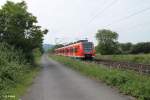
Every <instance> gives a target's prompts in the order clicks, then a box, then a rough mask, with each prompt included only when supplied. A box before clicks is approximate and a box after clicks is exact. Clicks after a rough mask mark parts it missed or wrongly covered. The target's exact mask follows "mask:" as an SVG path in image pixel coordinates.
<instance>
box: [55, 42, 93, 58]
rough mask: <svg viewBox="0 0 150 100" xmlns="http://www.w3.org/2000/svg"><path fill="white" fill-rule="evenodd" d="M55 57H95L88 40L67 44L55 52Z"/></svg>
mask: <svg viewBox="0 0 150 100" xmlns="http://www.w3.org/2000/svg"><path fill="white" fill-rule="evenodd" d="M55 53H56V54H57V55H62V56H69V57H75V58H88V59H92V58H93V57H95V50H94V45H93V43H92V42H88V40H80V41H77V42H75V43H71V44H68V45H66V46H64V47H61V48H57V49H56V50H55Z"/></svg>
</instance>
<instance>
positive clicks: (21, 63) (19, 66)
mask: <svg viewBox="0 0 150 100" xmlns="http://www.w3.org/2000/svg"><path fill="white" fill-rule="evenodd" d="M31 68H32V67H31V65H30V64H28V63H27V62H26V59H25V57H24V54H23V53H22V51H21V50H16V49H15V48H14V47H13V46H10V45H8V44H7V43H0V100H5V99H7V100H11V99H10V98H9V97H7V96H15V95H16V94H17V92H16V91H15V88H16V87H17V86H18V85H21V84H24V83H23V82H25V81H24V80H25V79H26V78H27V75H28V74H29V75H30V74H31V73H32V71H33V70H32V69H31ZM29 75H28V76H29ZM30 76H32V75H30ZM28 78H29V77H28ZM12 89H13V90H12ZM15 93H16V94H15ZM13 100H15V99H13Z"/></svg>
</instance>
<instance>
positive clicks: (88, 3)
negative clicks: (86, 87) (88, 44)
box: [0, 0, 150, 44]
mask: <svg viewBox="0 0 150 100" xmlns="http://www.w3.org/2000/svg"><path fill="white" fill-rule="evenodd" d="M11 1H15V2H18V1H21V0H11ZM25 1H26V2H27V5H28V10H29V11H30V12H32V13H33V14H34V15H35V16H37V18H38V21H39V25H41V26H42V27H43V28H47V29H48V30H49V33H48V34H47V35H46V36H45V37H44V43H49V44H55V42H58V43H59V42H70V41H75V40H77V39H84V38H88V39H89V40H90V41H93V42H94V43H96V39H95V33H96V32H97V30H98V29H103V28H106V29H111V30H112V31H115V32H117V33H118V34H119V41H120V42H133V43H137V42H144V41H150V0H25ZM5 2H6V0H0V5H3V4H4V3H5ZM57 38H58V39H57Z"/></svg>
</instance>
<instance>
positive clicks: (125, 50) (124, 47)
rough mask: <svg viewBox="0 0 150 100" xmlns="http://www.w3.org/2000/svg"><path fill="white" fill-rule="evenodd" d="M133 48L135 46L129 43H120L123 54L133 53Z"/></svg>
mask: <svg viewBox="0 0 150 100" xmlns="http://www.w3.org/2000/svg"><path fill="white" fill-rule="evenodd" d="M132 48H133V44H132V43H130V42H128V43H119V49H120V51H121V53H122V54H129V53H131V51H132Z"/></svg>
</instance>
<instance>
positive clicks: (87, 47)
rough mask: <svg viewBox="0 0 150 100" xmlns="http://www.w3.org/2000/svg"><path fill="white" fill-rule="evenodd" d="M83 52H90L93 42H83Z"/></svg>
mask: <svg viewBox="0 0 150 100" xmlns="http://www.w3.org/2000/svg"><path fill="white" fill-rule="evenodd" d="M83 48H84V52H91V51H92V49H93V44H92V43H91V42H84V43H83Z"/></svg>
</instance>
